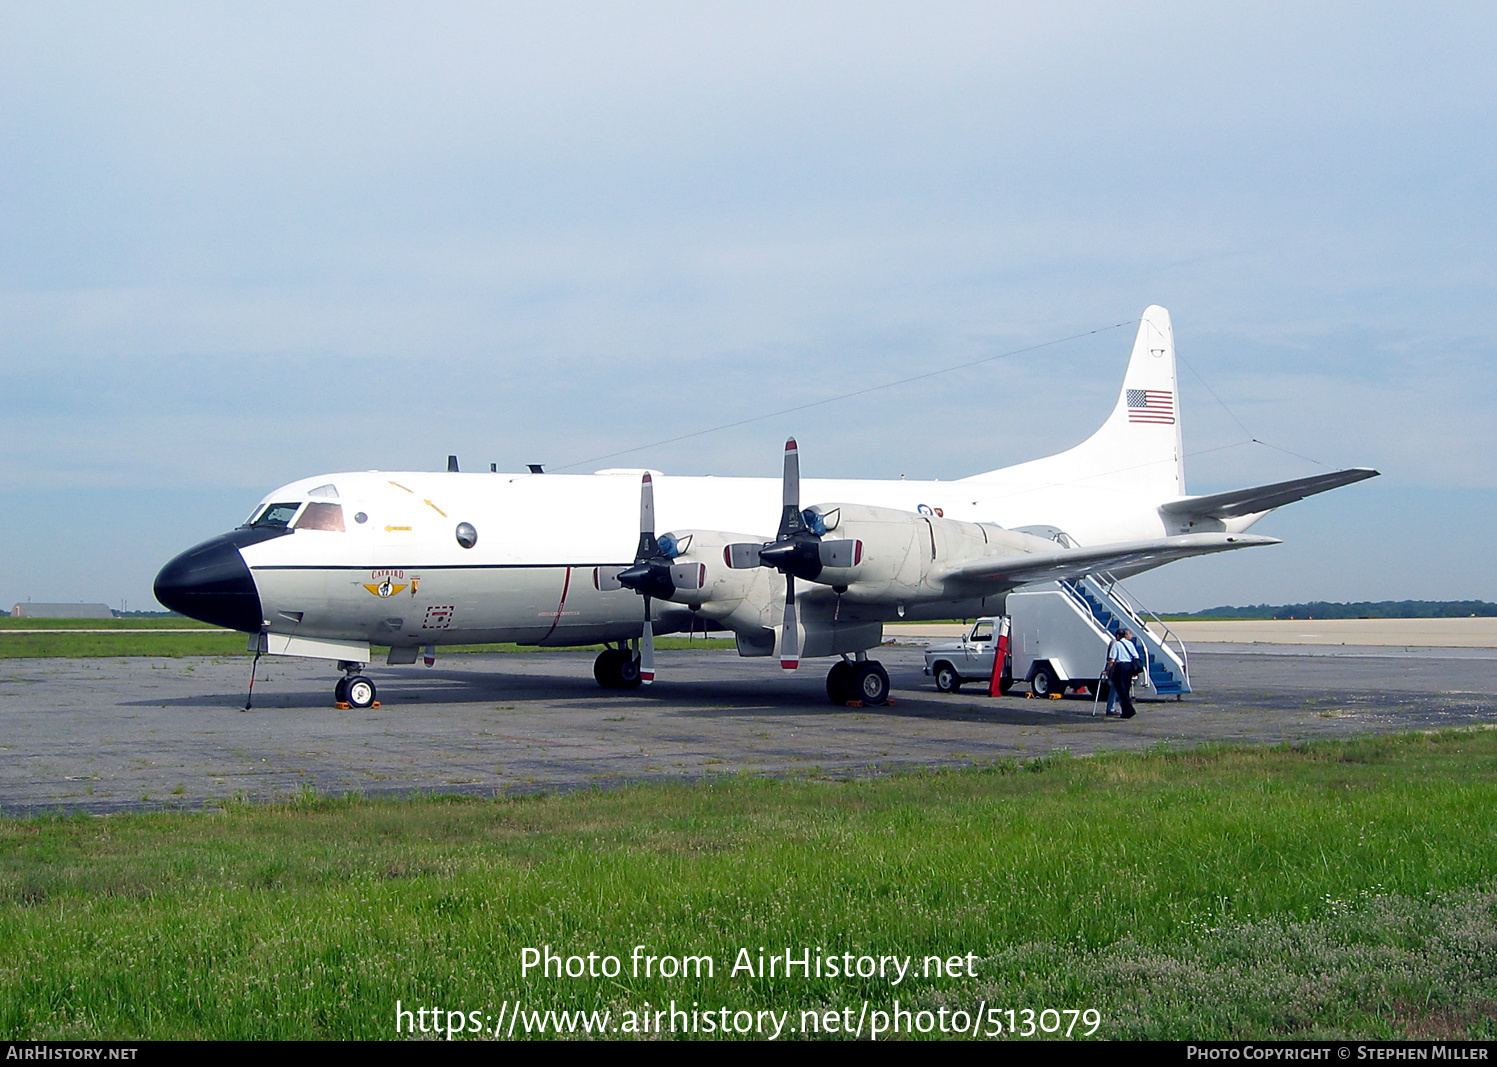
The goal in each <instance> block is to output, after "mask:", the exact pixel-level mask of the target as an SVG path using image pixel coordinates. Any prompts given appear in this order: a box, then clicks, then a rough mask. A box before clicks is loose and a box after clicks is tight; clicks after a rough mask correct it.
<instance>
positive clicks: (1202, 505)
mask: <svg viewBox="0 0 1497 1067" xmlns="http://www.w3.org/2000/svg"><path fill="white" fill-rule="evenodd" d="M1378 474H1379V472H1378V471H1375V470H1372V469H1371V468H1370V467H1351V468H1348V469H1347V470H1344V471H1332V472H1330V473H1329V474H1312V475H1310V477H1308V478H1295V479H1294V480H1293V481H1288V482H1274V483H1273V484H1272V485H1255V486H1253V487H1251V488H1249V489H1233V490H1231V491H1230V492H1226V493H1212V494H1210V495H1209V496H1188V497H1185V498H1183V499H1181V500H1172V501H1170V502H1169V503H1168V504H1161V505H1160V506H1159V510H1160V511H1161V512H1162V513H1163V514H1165V515H1173V516H1176V517H1179V518H1196V517H1200V518H1210V519H1235V518H1238V517H1239V516H1242V515H1255V514H1257V513H1258V512H1260V511H1268V510H1270V509H1271V508H1277V507H1282V506H1283V505H1285V504H1292V503H1294V502H1295V501H1296V500H1303V499H1304V498H1305V497H1307V496H1314V495H1315V494H1316V493H1324V492H1325V491H1326V490H1327V489H1335V488H1338V487H1339V486H1343V485H1350V484H1351V483H1352V482H1360V481H1362V480H1363V479H1364V478H1376V477H1377V476H1378Z"/></svg>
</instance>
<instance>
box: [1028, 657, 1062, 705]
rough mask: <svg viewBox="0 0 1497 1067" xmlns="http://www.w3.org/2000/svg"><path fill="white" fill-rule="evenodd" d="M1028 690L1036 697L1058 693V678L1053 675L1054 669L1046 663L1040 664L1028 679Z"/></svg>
mask: <svg viewBox="0 0 1497 1067" xmlns="http://www.w3.org/2000/svg"><path fill="white" fill-rule="evenodd" d="M1029 691H1030V692H1031V693H1033V694H1034V695H1035V696H1037V697H1048V696H1049V695H1050V694H1051V693H1059V692H1060V691H1061V689H1060V679H1059V678H1057V677H1056V676H1055V671H1054V670H1052V669H1051V667H1050V665H1049V664H1048V663H1045V664H1042V665H1040V666H1039V667H1038V668H1036V670H1035V672H1034V677H1033V678H1032V679H1030V682H1029Z"/></svg>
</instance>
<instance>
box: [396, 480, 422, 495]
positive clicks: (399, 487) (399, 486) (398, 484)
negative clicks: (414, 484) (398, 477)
mask: <svg viewBox="0 0 1497 1067" xmlns="http://www.w3.org/2000/svg"><path fill="white" fill-rule="evenodd" d="M390 484H391V485H393V486H394V487H395V488H396V489H405V486H403V485H401V484H400V483H399V482H391V483H390ZM405 491H406V492H407V493H411V494H412V495H414V494H415V492H416V491H415V490H414V489H405Z"/></svg>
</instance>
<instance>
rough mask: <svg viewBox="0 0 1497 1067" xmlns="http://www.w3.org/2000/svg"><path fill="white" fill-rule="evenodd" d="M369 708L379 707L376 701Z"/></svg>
mask: <svg viewBox="0 0 1497 1067" xmlns="http://www.w3.org/2000/svg"><path fill="white" fill-rule="evenodd" d="M369 706H370V707H371V708H377V707H379V701H378V700H376V701H375V702H374V703H373V704H370V705H369Z"/></svg>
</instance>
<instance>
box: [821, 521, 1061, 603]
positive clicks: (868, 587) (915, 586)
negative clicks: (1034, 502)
mask: <svg viewBox="0 0 1497 1067" xmlns="http://www.w3.org/2000/svg"><path fill="white" fill-rule="evenodd" d="M811 510H813V511H815V512H817V513H818V514H820V515H821V516H822V521H823V523H824V524H825V526H826V531H827V532H826V538H827V540H831V539H833V538H835V539H837V540H838V541H843V542H856V543H857V545H858V551H857V557H858V558H857V560H856V562H855V563H854V564H853V565H852V566H847V567H837V566H824V567H823V568H822V570H821V573H820V574H818V575H817V576H816V577H815V578H814V579H813V581H815V582H816V583H817V584H819V585H829V586H832V587H833V588H835V589H837V590H839V591H841V592H842V593H843V595H844V596H845V597H846V598H847V599H848V600H849V601H851V602H853V603H871V602H874V601H878V602H885V603H887V602H897V603H905V604H913V603H920V602H923V601H929V600H949V599H954V598H956V597H958V596H959V595H970V591H968V590H954V589H952V588H949V584H950V583H949V582H948V580H947V579H948V576H949V574H950V572H951V570H952V567H953V566H954V565H956V564H961V563H967V562H970V561H972V560H976V559H982V558H984V557H988V556H1019V555H1027V554H1028V553H1031V552H1037V551H1044V550H1048V549H1053V548H1054V547H1055V545H1054V543H1053V542H1050V541H1047V540H1045V539H1044V538H1041V537H1035V536H1033V535H1032V534H1024V533H1018V532H1016V531H1014V530H1006V529H1004V528H1003V527H1002V526H997V525H994V524H993V523H978V522H964V521H962V520H960V519H947V518H942V517H941V516H938V515H921V514H919V513H917V512H913V511H903V510H901V509H899V508H880V507H871V506H869V505H867V504H821V505H817V506H816V507H814V508H812V509H811Z"/></svg>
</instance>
